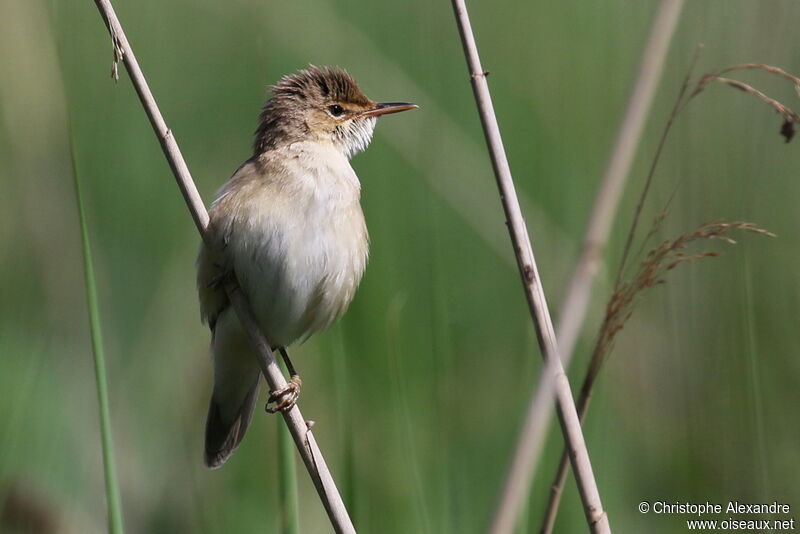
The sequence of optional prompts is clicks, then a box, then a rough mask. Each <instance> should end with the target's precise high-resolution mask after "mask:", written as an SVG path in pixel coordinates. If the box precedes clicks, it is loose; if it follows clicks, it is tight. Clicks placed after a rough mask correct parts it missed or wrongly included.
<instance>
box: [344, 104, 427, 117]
mask: <svg viewBox="0 0 800 534" xmlns="http://www.w3.org/2000/svg"><path fill="white" fill-rule="evenodd" d="M418 107H419V106H418V105H416V104H410V103H408V102H382V103H380V104H375V107H374V108H372V109H368V110H366V111H362V112H361V113H359V114H358V116H359V117H378V116H380V115H388V114H389V113H400V112H401V111H408V110H409V109H417V108H418Z"/></svg>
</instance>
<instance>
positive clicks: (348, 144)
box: [333, 117, 377, 159]
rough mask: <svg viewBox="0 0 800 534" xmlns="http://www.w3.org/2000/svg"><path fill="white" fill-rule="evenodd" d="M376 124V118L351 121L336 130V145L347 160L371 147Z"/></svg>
mask: <svg viewBox="0 0 800 534" xmlns="http://www.w3.org/2000/svg"><path fill="white" fill-rule="evenodd" d="M376 122H377V119H376V118H375V117H367V118H362V119H351V120H349V121H347V122H345V123H342V124H341V125H339V126H338V127H337V128H336V129H335V130H334V132H333V137H334V143H335V144H336V146H337V147H339V149H340V150H341V151H342V153H343V154H344V155H345V157H347V159H350V158H352V157H353V156H355V155H356V154H358V153H359V152H363V151H364V150H365V149H366V148H367V147H368V146H369V143H370V141H372V133H373V132H374V131H375V123H376Z"/></svg>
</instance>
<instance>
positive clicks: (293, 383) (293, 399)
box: [264, 375, 303, 413]
mask: <svg viewBox="0 0 800 534" xmlns="http://www.w3.org/2000/svg"><path fill="white" fill-rule="evenodd" d="M302 387H303V381H302V380H300V377H299V376H298V375H292V378H291V379H289V381H288V382H287V383H286V385H285V386H283V387H282V388H280V389H276V390H275V391H270V392H269V399H267V405H266V406H265V407H264V409H265V410H266V411H267V413H277V412H288V411H289V410H291V409H292V408H294V405H295V404H297V399H299V398H300V389H302ZM272 403H275V405H274V406H270V404H272Z"/></svg>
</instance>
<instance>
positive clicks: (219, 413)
mask: <svg viewBox="0 0 800 534" xmlns="http://www.w3.org/2000/svg"><path fill="white" fill-rule="evenodd" d="M224 315H229V317H224ZM230 315H232V314H230V313H226V314H223V316H221V317H220V320H219V321H218V322H217V324H216V325H215V328H214V335H213V341H212V348H213V352H214V392H213V394H212V395H211V403H210V404H209V407H208V416H207V418H206V444H205V464H206V466H207V467H210V468H212V469H214V468H216V467H219V466H221V465H222V464H223V463H225V460H227V459H228V458H229V457H230V455H231V454H232V453H233V451H234V450H235V449H236V447H237V446H238V445H239V443H241V441H242V438H243V437H244V434H245V432H246V431H247V427H248V426H250V420H251V419H252V418H253V409H254V407H255V404H256V400H258V389H259V383H260V378H261V373H260V371H259V368H258V365H256V359H255V357H254V355H253V353H252V350H251V349H250V347H249V346H248V344H247V340H246V339H244V335H243V332H242V331H241V326H239V324H238V319H236V317H235V315H233V316H232V317H230ZM231 319H232V320H231Z"/></svg>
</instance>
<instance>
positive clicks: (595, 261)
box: [495, 0, 684, 528]
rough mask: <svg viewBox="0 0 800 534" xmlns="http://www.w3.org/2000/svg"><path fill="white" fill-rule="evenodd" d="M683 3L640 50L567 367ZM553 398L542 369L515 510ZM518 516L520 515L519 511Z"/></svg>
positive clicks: (509, 490) (658, 19)
mask: <svg viewBox="0 0 800 534" xmlns="http://www.w3.org/2000/svg"><path fill="white" fill-rule="evenodd" d="M683 4H684V1H683V0H662V1H661V4H660V5H659V8H658V11H657V12H656V15H655V18H654V20H653V23H652V26H651V30H650V35H649V37H648V41H647V44H646V46H645V48H644V51H643V53H642V58H641V60H640V63H639V70H638V74H637V76H636V81H635V83H634V87H633V90H632V93H631V96H630V99H629V100H628V107H627V109H626V111H625V116H624V118H623V120H622V123H621V125H620V129H619V132H618V133H617V137H616V140H615V142H614V148H613V150H612V153H611V157H610V158H609V161H608V166H607V167H606V170H605V173H604V174H603V180H602V182H601V184H600V187H599V188H598V192H597V195H596V197H595V203H594V206H593V208H592V214H591V215H590V217H589V222H588V224H587V227H586V232H585V234H584V238H583V246H582V250H581V254H580V258H579V260H578V263H577V265H576V267H575V271H574V272H573V274H572V278H571V279H570V282H569V286H568V288H567V291H566V296H565V298H564V303H563V306H562V309H561V313H560V315H559V321H558V336H557V338H558V344H559V348H560V349H561V357H562V362H563V366H564V368H567V367H568V366H569V363H570V360H571V359H572V355H573V353H574V350H575V344H576V342H577V339H578V334H579V333H580V330H581V326H582V324H583V322H584V320H585V318H586V311H587V309H588V306H589V302H590V300H591V293H592V285H593V283H594V279H595V276H596V274H597V271H598V270H599V267H600V261H601V257H602V251H603V249H604V248H605V244H606V242H607V241H608V236H609V233H610V231H611V226H612V223H613V221H614V218H615V215H616V212H617V207H618V206H619V201H620V198H621V196H622V192H623V188H624V185H625V182H626V180H627V177H628V174H629V172H630V168H631V164H632V163H633V157H634V155H635V153H636V149H637V147H638V145H639V141H640V139H641V136H642V131H643V129H644V124H645V120H646V119H647V115H648V113H649V110H650V107H651V104H652V101H653V97H654V95H655V91H656V88H657V87H658V82H659V80H660V78H661V74H662V72H663V68H664V62H665V60H666V57H667V52H668V51H669V44H670V42H671V41H672V37H673V35H674V34H675V28H676V27H677V23H678V20H679V18H680V13H681V11H682V8H683ZM552 398H553V388H552V386H551V385H550V379H549V376H548V375H547V374H546V373H544V372H542V373H541V375H540V377H539V381H538V383H537V385H536V389H535V390H534V393H533V395H532V397H531V401H530V403H529V405H528V412H527V415H526V420H525V423H524V424H523V430H522V432H521V433H520V437H519V439H518V441H517V449H516V454H515V456H514V458H515V460H514V461H513V462H512V464H511V466H510V467H509V470H508V473H507V475H506V481H505V486H504V490H503V495H504V497H503V499H504V500H505V499H511V498H512V497H511V496H512V495H514V497H513V498H515V499H516V500H517V503H518V504H517V505H516V506H517V510H519V508H521V506H522V502H524V501H525V500H526V499H527V496H528V494H529V492H530V486H531V482H532V481H533V479H534V475H535V471H536V467H537V466H538V464H539V460H540V457H541V453H542V450H543V447H544V440H545V437H546V436H547V429H548V428H549V426H550V421H551V418H552V412H551V410H550V402H551V399H552ZM517 491H519V492H521V495H519V496H516V493H515V492H517ZM559 493H560V491H559ZM511 508H512V506H511V505H509V506H504V505H500V506H498V509H497V512H496V513H497V516H496V518H495V521H496V522H497V521H499V520H500V519H499V515H500V514H507V513H511ZM516 514H517V515H518V514H519V511H517V512H516ZM552 519H554V517H553V518H552ZM550 520H551V519H548V520H547V521H548V522H549V521H550ZM545 528H547V527H545Z"/></svg>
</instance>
